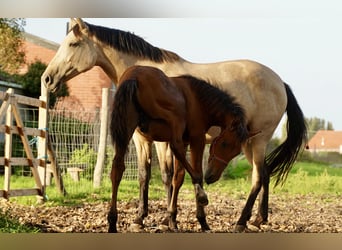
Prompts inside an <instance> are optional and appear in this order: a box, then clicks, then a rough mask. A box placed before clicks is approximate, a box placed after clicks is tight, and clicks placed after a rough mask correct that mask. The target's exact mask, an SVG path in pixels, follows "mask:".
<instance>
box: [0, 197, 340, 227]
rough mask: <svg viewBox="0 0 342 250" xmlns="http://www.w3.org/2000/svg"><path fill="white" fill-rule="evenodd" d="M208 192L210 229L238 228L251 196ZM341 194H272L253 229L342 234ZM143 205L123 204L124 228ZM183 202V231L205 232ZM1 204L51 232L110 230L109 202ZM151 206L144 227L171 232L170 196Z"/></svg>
mask: <svg viewBox="0 0 342 250" xmlns="http://www.w3.org/2000/svg"><path fill="white" fill-rule="evenodd" d="M208 195H209V205H208V206H207V207H206V213H207V222H208V224H209V226H210V227H211V231H210V232H213V233H214V232H228V233H229V232H233V230H234V226H235V222H236V221H237V219H238V217H239V215H240V212H241V209H242V207H243V205H244V203H245V198H242V197H241V198H234V199H233V198H229V197H226V196H223V195H219V194H208ZM341 198H342V197H341V196H331V195H323V196H310V195H305V196H304V195H295V196H293V195H292V196H286V195H277V196H276V195H271V196H270V204H269V221H268V223H267V224H266V225H262V227H261V229H257V228H255V227H252V226H250V225H249V230H248V231H249V232H288V233H290V232H296V233H298V232H315V233H318V232H319V233H320V232H325V233H328V232H329V233H342V199H341ZM137 205H138V203H137V201H136V200H134V201H130V202H120V203H119V206H118V209H119V223H118V230H119V232H132V228H131V227H130V225H131V223H132V221H133V219H134V217H135V215H136V212H137ZM178 205H179V206H178V217H177V220H178V228H179V230H178V232H189V233H190V232H191V233H195V232H201V230H200V226H199V223H198V222H197V219H196V216H195V203H194V201H193V200H185V201H184V200H179V202H178ZM0 207H1V209H2V210H4V211H8V212H9V214H10V215H11V216H12V217H15V218H17V219H19V221H20V222H21V223H25V224H30V225H34V226H37V227H39V228H41V229H42V231H44V232H48V233H50V232H106V231H107V226H108V224H107V219H106V218H107V212H108V208H109V203H108V202H101V203H84V204H82V205H78V206H72V207H70V206H58V207H48V206H46V205H39V206H23V205H18V204H15V203H13V202H11V201H9V202H8V201H5V200H1V201H0ZM149 208H150V209H149V215H148V217H147V218H146V219H145V227H144V229H142V230H141V232H146V233H160V232H165V231H164V230H161V227H160V226H159V225H160V222H161V221H162V220H163V218H164V216H165V214H166V201H150V202H149ZM166 232H168V231H166Z"/></svg>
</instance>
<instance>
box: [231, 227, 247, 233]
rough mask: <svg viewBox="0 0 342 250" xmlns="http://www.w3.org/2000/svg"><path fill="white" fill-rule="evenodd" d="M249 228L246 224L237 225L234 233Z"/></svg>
mask: <svg viewBox="0 0 342 250" xmlns="http://www.w3.org/2000/svg"><path fill="white" fill-rule="evenodd" d="M246 229H247V226H245V225H236V226H235V228H234V233H243V232H245V231H246Z"/></svg>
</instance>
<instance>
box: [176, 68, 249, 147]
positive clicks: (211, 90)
mask: <svg viewBox="0 0 342 250" xmlns="http://www.w3.org/2000/svg"><path fill="white" fill-rule="evenodd" d="M180 77H182V78H187V79H188V80H189V82H190V85H191V88H192V89H193V92H194V93H196V95H197V98H198V100H199V102H200V103H201V104H202V106H203V109H204V112H206V113H208V114H214V115H215V117H224V116H225V115H226V114H227V113H230V114H232V115H233V116H235V117H237V118H238V119H239V120H240V121H242V122H243V123H245V122H246V119H245V112H244V109H243V108H242V107H241V106H240V105H239V104H238V103H236V102H235V98H234V97H233V96H231V95H230V94H229V93H226V92H224V91H222V90H221V89H219V88H217V87H216V86H215V85H213V84H209V83H208V82H206V81H204V80H200V79H198V78H195V77H193V76H190V75H183V76H180ZM214 125H218V124H214ZM238 133H239V136H240V137H241V139H242V140H243V139H245V137H246V136H247V135H246V134H244V131H241V133H240V131H238Z"/></svg>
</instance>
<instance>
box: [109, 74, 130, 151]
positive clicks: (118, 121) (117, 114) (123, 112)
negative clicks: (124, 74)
mask: <svg viewBox="0 0 342 250" xmlns="http://www.w3.org/2000/svg"><path fill="white" fill-rule="evenodd" d="M136 90H137V82H136V81H135V80H126V81H124V82H123V83H121V84H120V86H119V88H118V89H117V91H116V93H115V98H114V105H113V111H112V116H111V122H110V131H111V137H112V142H113V144H115V145H116V147H120V148H127V145H128V143H129V141H130V139H131V135H128V130H127V128H128V119H127V117H129V112H132V109H131V108H132V107H133V106H135V99H136V97H135V96H136Z"/></svg>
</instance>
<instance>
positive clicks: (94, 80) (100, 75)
mask: <svg viewBox="0 0 342 250" xmlns="http://www.w3.org/2000/svg"><path fill="white" fill-rule="evenodd" d="M24 39H25V41H24V50H25V55H26V62H27V63H28V64H30V63H33V62H35V61H37V60H40V61H41V62H43V63H45V64H48V63H49V62H50V61H51V59H52V58H53V57H54V55H55V54H56V52H57V50H58V47H59V44H57V43H54V42H51V41H48V40H45V39H43V38H40V37H37V36H34V35H32V34H29V33H24ZM26 71H27V65H25V66H23V67H22V69H21V70H20V73H22V74H23V73H25V72H26ZM67 85H68V89H69V96H67V97H64V98H61V100H60V101H59V102H58V103H57V104H56V108H57V109H67V110H69V109H71V110H96V109H99V108H101V93H102V88H111V87H112V85H113V84H112V83H111V80H110V79H109V78H108V77H107V75H106V74H105V73H104V72H103V71H102V69H101V68H99V67H94V68H93V69H91V70H89V71H87V72H85V73H82V74H80V75H78V76H76V77H75V78H73V79H72V80H70V81H68V82H67Z"/></svg>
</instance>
